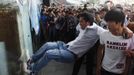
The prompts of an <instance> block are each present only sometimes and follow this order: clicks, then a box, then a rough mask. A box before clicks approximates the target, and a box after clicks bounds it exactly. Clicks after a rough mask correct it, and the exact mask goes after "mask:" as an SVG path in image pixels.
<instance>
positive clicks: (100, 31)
mask: <svg viewBox="0 0 134 75" xmlns="http://www.w3.org/2000/svg"><path fill="white" fill-rule="evenodd" d="M105 31H106V30H105V29H103V28H102V27H99V26H98V31H97V34H98V35H99V36H100V34H101V33H103V32H105Z"/></svg>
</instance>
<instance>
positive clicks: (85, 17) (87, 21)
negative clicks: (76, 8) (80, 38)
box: [79, 12, 94, 29]
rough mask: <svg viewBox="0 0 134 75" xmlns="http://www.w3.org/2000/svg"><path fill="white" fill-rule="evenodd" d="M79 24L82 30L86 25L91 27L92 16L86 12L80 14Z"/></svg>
mask: <svg viewBox="0 0 134 75" xmlns="http://www.w3.org/2000/svg"><path fill="white" fill-rule="evenodd" d="M79 22H80V26H81V28H82V29H85V28H86V27H87V26H88V25H89V26H91V25H93V22H94V18H93V15H92V14H90V13H87V12H84V13H81V14H80V15H79Z"/></svg>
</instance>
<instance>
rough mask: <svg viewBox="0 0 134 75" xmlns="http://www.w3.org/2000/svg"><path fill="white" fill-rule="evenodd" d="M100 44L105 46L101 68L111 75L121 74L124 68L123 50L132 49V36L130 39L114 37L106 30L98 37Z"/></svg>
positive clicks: (133, 46) (133, 40)
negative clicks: (113, 74)
mask: <svg viewBox="0 0 134 75" xmlns="http://www.w3.org/2000/svg"><path fill="white" fill-rule="evenodd" d="M100 44H103V45H105V53H104V58H103V60H102V67H103V68H104V69H105V70H107V71H109V72H112V73H117V74H121V73H123V70H124V68H125V60H126V56H125V55H124V50H127V49H128V48H129V49H134V35H133V37H132V38H130V39H123V37H122V36H114V35H112V33H111V32H109V31H108V30H107V31H106V32H104V33H102V34H101V35H100Z"/></svg>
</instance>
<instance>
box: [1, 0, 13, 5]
mask: <svg viewBox="0 0 134 75" xmlns="http://www.w3.org/2000/svg"><path fill="white" fill-rule="evenodd" d="M15 1H16V0H0V4H7V3H12V2H15Z"/></svg>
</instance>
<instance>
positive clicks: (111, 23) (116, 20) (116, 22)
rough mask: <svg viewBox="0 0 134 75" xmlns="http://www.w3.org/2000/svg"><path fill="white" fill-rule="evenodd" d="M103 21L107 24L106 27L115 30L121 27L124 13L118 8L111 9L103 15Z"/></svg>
mask: <svg viewBox="0 0 134 75" xmlns="http://www.w3.org/2000/svg"><path fill="white" fill-rule="evenodd" d="M104 19H105V21H106V22H107V24H108V28H109V30H110V31H111V32H114V31H115V32H116V31H118V30H119V29H120V28H123V24H124V20H125V14H124V13H123V11H121V10H119V9H112V10H110V11H108V12H107V13H106V15H105V18H104Z"/></svg>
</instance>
